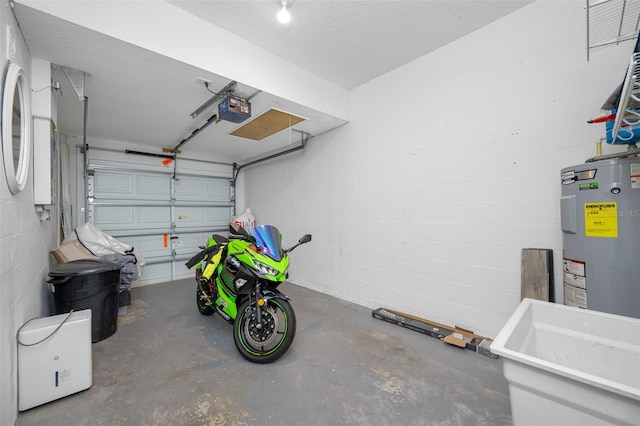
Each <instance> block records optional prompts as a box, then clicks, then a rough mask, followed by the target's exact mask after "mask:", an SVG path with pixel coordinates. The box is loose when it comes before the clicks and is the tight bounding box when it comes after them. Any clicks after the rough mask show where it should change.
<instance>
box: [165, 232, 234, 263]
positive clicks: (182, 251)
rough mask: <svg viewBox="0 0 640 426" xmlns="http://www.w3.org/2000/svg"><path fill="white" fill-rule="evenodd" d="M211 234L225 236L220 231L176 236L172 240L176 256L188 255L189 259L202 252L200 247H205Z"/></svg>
mask: <svg viewBox="0 0 640 426" xmlns="http://www.w3.org/2000/svg"><path fill="white" fill-rule="evenodd" d="M212 234H218V235H225V233H224V232H222V231H211V232H208V231H207V232H189V233H180V234H177V236H176V238H175V239H174V240H173V242H174V250H175V252H176V255H180V256H187V255H188V256H189V257H190V256H193V255H194V254H196V253H198V252H199V251H200V250H202V249H201V248H200V246H204V245H206V244H207V241H208V240H209V237H210V236H211V235H212Z"/></svg>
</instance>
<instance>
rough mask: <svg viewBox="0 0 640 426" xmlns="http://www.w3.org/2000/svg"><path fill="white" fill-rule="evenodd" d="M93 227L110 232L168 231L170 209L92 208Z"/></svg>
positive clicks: (146, 207)
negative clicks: (159, 229) (125, 230)
mask: <svg viewBox="0 0 640 426" xmlns="http://www.w3.org/2000/svg"><path fill="white" fill-rule="evenodd" d="M94 225H96V226H97V227H98V228H99V229H101V230H103V231H105V232H107V231H111V230H123V229H131V230H135V229H137V230H141V229H157V228H162V229H170V228H171V208H170V207H160V206H131V207H127V206H94Z"/></svg>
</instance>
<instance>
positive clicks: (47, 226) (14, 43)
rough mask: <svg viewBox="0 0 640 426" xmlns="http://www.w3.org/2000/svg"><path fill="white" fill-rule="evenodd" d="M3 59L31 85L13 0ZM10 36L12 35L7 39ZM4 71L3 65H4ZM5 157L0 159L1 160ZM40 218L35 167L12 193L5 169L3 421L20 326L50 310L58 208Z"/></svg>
mask: <svg viewBox="0 0 640 426" xmlns="http://www.w3.org/2000/svg"><path fill="white" fill-rule="evenodd" d="M0 31H1V34H2V44H1V46H0V63H2V64H3V67H4V66H5V64H6V63H7V60H10V61H12V62H16V63H18V64H20V66H22V67H23V69H24V70H25V75H26V77H27V80H28V82H29V87H31V56H30V55H29V52H28V50H27V48H26V46H25V44H24V39H23V37H22V35H21V34H20V30H19V28H18V25H17V23H16V21H15V19H14V16H13V13H12V11H11V9H10V7H9V2H8V1H7V0H3V1H2V2H0ZM6 39H8V40H6ZM3 72H4V68H3ZM0 161H1V160H0ZM51 213H52V217H53V219H51V220H49V221H46V222H41V221H40V219H39V216H38V214H37V213H36V210H35V207H34V205H33V170H32V168H31V170H30V173H29V178H28V180H27V183H26V186H25V188H24V190H23V191H21V192H20V193H18V194H17V195H12V194H11V192H9V188H8V186H7V184H6V180H5V175H4V164H3V166H2V170H0V424H2V425H12V424H14V423H15V420H16V417H17V409H18V405H17V395H18V393H17V374H16V373H17V366H16V361H17V360H16V358H17V346H16V332H17V331H18V328H19V327H20V326H21V325H22V324H24V323H25V322H26V321H28V320H29V319H31V318H33V317H38V316H42V315H49V314H50V312H48V309H49V305H48V304H49V301H50V294H49V291H48V288H47V285H46V280H47V279H48V271H49V250H51V249H52V248H55V247H56V246H57V229H58V222H57V220H56V217H57V211H56V209H55V207H54V208H53V210H52V212H51Z"/></svg>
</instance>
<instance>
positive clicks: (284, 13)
mask: <svg viewBox="0 0 640 426" xmlns="http://www.w3.org/2000/svg"><path fill="white" fill-rule="evenodd" d="M280 4H281V5H282V9H280V12H278V15H276V16H277V17H278V22H280V23H281V24H288V23H289V22H290V21H291V14H290V13H289V10H288V7H289V5H290V2H289V1H288V0H282V2H281V3H280Z"/></svg>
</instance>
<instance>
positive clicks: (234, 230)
mask: <svg viewBox="0 0 640 426" xmlns="http://www.w3.org/2000/svg"><path fill="white" fill-rule="evenodd" d="M229 233H230V234H232V235H239V236H241V237H244V238H247V239H252V238H253V237H252V236H251V235H249V233H248V232H247V230H246V229H244V227H242V226H240V225H238V224H237V223H231V224H229Z"/></svg>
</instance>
